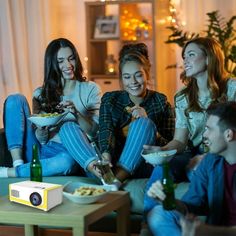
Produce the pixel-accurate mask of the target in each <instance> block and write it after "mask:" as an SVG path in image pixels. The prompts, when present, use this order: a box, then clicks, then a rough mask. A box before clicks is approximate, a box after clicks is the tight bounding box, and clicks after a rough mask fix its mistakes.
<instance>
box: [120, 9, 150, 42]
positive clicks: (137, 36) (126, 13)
mask: <svg viewBox="0 0 236 236" xmlns="http://www.w3.org/2000/svg"><path fill="white" fill-rule="evenodd" d="M120 12H121V13H122V14H121V22H120V28H121V36H122V40H127V41H136V40H142V39H147V38H150V37H151V34H152V26H151V24H150V23H149V22H150V19H148V17H149V16H147V18H146V17H144V16H142V15H141V13H140V11H139V8H138V4H129V5H122V6H121V11H120Z"/></svg>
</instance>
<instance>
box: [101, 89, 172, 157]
mask: <svg viewBox="0 0 236 236" xmlns="http://www.w3.org/2000/svg"><path fill="white" fill-rule="evenodd" d="M134 105H135V104H134V103H133V102H132V101H131V100H130V98H129V94H128V93H127V92H126V91H113V92H107V93H105V94H104V95H103V97H102V103H101V107H100V114H99V145H100V149H101V152H108V153H110V154H112V155H114V154H115V155H117V154H118V153H117V151H118V150H117V148H118V149H119V151H120V152H121V151H122V149H123V147H124V144H125V139H126V137H125V136H124V134H123V133H122V128H124V127H125V126H127V125H128V124H129V123H130V122H131V120H132V115H131V114H130V113H128V112H127V111H126V107H127V106H129V107H133V106H134ZM140 106H141V107H143V108H144V109H145V111H146V113H147V115H148V118H149V119H151V120H152V121H153V122H154V123H155V125H156V128H157V131H158V133H159V135H160V136H159V135H158V139H157V144H158V145H161V146H162V145H164V144H166V143H167V142H168V141H170V140H171V139H172V138H173V133H174V123H175V119H174V113H173V111H172V109H171V106H170V104H169V103H168V101H167V98H166V96H165V95H164V94H161V93H158V92H155V91H152V90H147V95H146V97H145V98H144V100H143V102H142V103H141V104H140ZM117 145H119V146H120V148H119V147H117Z"/></svg>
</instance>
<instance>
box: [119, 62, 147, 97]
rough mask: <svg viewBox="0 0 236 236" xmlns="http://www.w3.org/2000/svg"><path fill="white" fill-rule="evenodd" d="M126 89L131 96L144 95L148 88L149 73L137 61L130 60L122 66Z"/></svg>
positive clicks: (123, 81)
mask: <svg viewBox="0 0 236 236" xmlns="http://www.w3.org/2000/svg"><path fill="white" fill-rule="evenodd" d="M122 83H123V87H124V90H125V91H127V92H128V93H129V95H130V96H131V97H144V96H145V95H146V88H147V75H146V73H145V71H144V69H143V67H142V66H141V65H140V64H139V63H138V62H135V61H128V62H126V63H125V64H124V65H123V67H122Z"/></svg>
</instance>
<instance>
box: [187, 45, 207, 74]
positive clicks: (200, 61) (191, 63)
mask: <svg viewBox="0 0 236 236" xmlns="http://www.w3.org/2000/svg"><path fill="white" fill-rule="evenodd" d="M183 60H184V69H185V72H186V76H188V77H195V78H197V77H199V76H202V75H204V74H207V56H206V55H205V53H204V52H203V50H202V49H201V48H200V47H199V46H198V45H197V44H195V43H189V44H188V45H187V47H186V48H185V51H184V53H183Z"/></svg>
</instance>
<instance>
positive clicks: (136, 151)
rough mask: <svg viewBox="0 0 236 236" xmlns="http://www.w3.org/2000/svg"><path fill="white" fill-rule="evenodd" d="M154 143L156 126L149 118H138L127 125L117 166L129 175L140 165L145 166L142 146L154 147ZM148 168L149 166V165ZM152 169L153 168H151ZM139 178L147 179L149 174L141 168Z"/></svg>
mask: <svg viewBox="0 0 236 236" xmlns="http://www.w3.org/2000/svg"><path fill="white" fill-rule="evenodd" d="M155 142H156V126H155V124H154V122H153V121H152V120H150V119H149V118H143V117H142V118H138V119H136V120H134V121H133V122H131V124H130V125H129V130H128V135H127V138H126V142H125V146H124V148H123V151H122V153H121V156H120V158H119V161H118V165H119V166H121V167H122V168H123V169H125V170H126V171H128V172H129V173H131V174H134V172H135V171H136V170H137V169H138V168H139V170H140V166H141V165H146V163H145V162H144V159H143V157H142V156H141V152H142V150H143V145H144V144H149V145H154V144H155ZM149 166H150V165H149ZM152 169H153V168H152ZM142 172H143V173H140V175H142V176H139V177H149V176H150V174H151V173H148V172H147V169H145V168H144V169H143V168H142Z"/></svg>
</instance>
